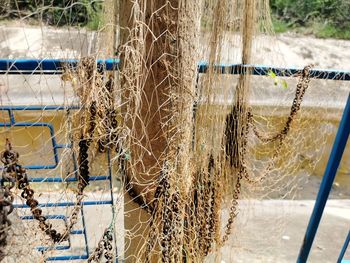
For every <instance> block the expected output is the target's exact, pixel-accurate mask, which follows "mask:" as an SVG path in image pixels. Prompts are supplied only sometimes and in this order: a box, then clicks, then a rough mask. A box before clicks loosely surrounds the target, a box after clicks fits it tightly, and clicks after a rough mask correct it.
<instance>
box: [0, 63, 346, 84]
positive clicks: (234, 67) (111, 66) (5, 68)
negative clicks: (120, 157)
mask: <svg viewBox="0 0 350 263" xmlns="http://www.w3.org/2000/svg"><path fill="white" fill-rule="evenodd" d="M77 63H78V60H73V59H67V60H64V59H61V60H60V59H44V60H40V59H28V60H25V59H24V60H13V59H0V74H43V73H44V74H45V73H47V74H54V73H58V74H60V73H62V69H63V68H64V67H65V65H68V66H69V67H75V66H76V65H77ZM119 64H120V60H119V59H107V60H97V65H98V66H101V68H102V69H105V70H117V69H119ZM208 69H209V64H208V63H206V62H200V63H199V64H198V72H199V73H206V72H207V71H208ZM214 70H215V71H217V72H219V73H222V74H253V75H260V76H266V75H268V74H269V73H270V72H274V73H275V74H276V75H277V76H280V77H293V76H296V75H297V74H298V73H300V72H301V71H302V69H301V68H281V67H272V66H266V65H244V64H225V65H224V64H220V65H215V66H214ZM48 71H51V72H48ZM310 76H311V77H312V78H317V79H332V80H347V81H348V80H350V72H349V71H342V70H325V69H312V70H311V71H310Z"/></svg>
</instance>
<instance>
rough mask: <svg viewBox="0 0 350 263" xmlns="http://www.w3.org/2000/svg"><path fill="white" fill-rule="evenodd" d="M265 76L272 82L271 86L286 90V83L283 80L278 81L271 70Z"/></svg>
mask: <svg viewBox="0 0 350 263" xmlns="http://www.w3.org/2000/svg"><path fill="white" fill-rule="evenodd" d="M267 76H268V77H270V78H271V79H272V80H273V85H275V86H276V87H281V88H283V89H287V88H288V83H287V81H286V80H284V79H282V80H281V79H280V78H278V77H277V75H276V73H275V72H273V71H272V70H269V71H268V72H267Z"/></svg>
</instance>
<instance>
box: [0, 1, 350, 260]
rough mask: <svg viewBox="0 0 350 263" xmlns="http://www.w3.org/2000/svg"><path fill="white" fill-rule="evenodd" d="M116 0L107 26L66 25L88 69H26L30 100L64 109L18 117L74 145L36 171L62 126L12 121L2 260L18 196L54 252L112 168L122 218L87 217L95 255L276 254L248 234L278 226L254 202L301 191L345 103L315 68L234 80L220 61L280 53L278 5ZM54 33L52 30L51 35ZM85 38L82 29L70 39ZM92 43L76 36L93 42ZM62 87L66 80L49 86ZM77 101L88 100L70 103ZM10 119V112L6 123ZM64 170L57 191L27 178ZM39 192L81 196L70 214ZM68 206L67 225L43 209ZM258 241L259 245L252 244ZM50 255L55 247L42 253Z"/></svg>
mask: <svg viewBox="0 0 350 263" xmlns="http://www.w3.org/2000/svg"><path fill="white" fill-rule="evenodd" d="M83 2H84V3H83ZM114 2H116V1H108V0H107V1H105V3H104V8H103V12H104V13H106V14H107V15H105V16H104V19H105V20H106V21H103V22H104V24H103V26H102V27H100V30H99V31H98V32H93V33H91V32H87V33H86V32H82V31H78V32H73V31H72V32H69V34H71V35H69V37H68V39H69V40H70V41H71V42H78V40H77V39H78V37H82V36H85V38H84V37H82V38H84V39H86V42H89V51H88V52H86V50H85V51H84V52H83V51H82V50H79V51H78V52H77V53H73V57H75V58H77V59H78V63H77V65H75V66H73V67H72V66H71V65H70V64H69V63H67V65H62V66H63V74H62V75H61V76H52V77H48V76H46V75H44V74H43V75H39V78H40V81H39V84H40V85H41V87H40V88H36V87H37V86H40V85H37V84H38V83H37V82H36V81H38V80H37V79H35V78H36V76H29V77H27V76H23V78H25V85H27V87H29V89H27V90H29V91H26V92H28V94H26V95H28V96H29V95H31V96H32V97H34V102H31V101H24V102H23V103H22V104H26V105H27V104H35V105H47V104H54V105H57V104H59V105H64V106H67V110H65V111H64V114H59V113H52V115H46V113H44V111H42V112H35V114H32V115H30V114H27V115H26V114H22V115H21V114H18V116H17V115H16V118H19V119H20V120H22V121H33V122H39V123H40V122H44V121H45V122H54V123H55V128H57V130H59V133H58V135H57V136H58V141H60V142H62V143H67V144H69V145H70V147H67V148H65V149H63V150H62V151H61V152H60V153H59V156H60V162H59V165H58V166H57V168H55V169H53V171H33V170H26V169H24V168H23V166H22V163H23V164H27V163H31V159H34V157H35V158H36V159H40V160H41V161H43V162H45V161H47V162H48V163H49V161H50V160H49V157H48V156H46V155H45V152H48V151H49V150H50V149H51V148H49V147H51V145H49V142H50V139H51V138H50V136H51V135H48V134H44V132H42V131H40V132H31V131H28V130H26V129H24V128H21V127H6V126H5V127H4V132H3V133H2V134H1V135H2V137H1V138H0V142H1V139H2V141H4V142H5V138H9V141H7V142H5V145H4V148H5V151H4V152H3V155H2V156H3V163H4V170H3V176H2V179H3V181H4V182H6V184H5V186H4V185H3V187H2V188H1V191H2V192H1V194H0V204H1V209H2V210H1V211H0V213H1V218H2V220H1V222H2V223H1V229H2V230H1V236H0V237H1V238H0V251H1V253H0V258H1V257H2V258H4V257H5V254H6V253H7V252H4V251H5V250H4V249H5V248H6V247H8V245H7V244H8V243H9V242H8V238H7V236H8V234H7V232H8V231H7V230H8V229H9V228H10V226H11V224H10V221H9V219H8V215H9V214H10V213H11V211H12V202H13V198H14V196H16V195H18V196H19V195H20V196H21V198H20V197H18V198H17V199H19V200H20V201H22V202H23V203H26V204H27V205H28V206H29V207H30V213H31V215H32V216H33V217H34V219H36V220H37V221H38V227H39V228H38V227H37V226H36V225H35V224H32V223H28V224H26V231H28V232H34V233H35V236H38V239H40V240H39V241H40V242H39V243H40V244H41V243H44V244H48V246H49V247H50V248H52V247H54V246H57V245H62V243H64V242H66V241H67V240H68V239H69V238H71V235H70V233H71V231H72V230H74V228H75V227H80V224H81V223H80V221H81V220H82V219H81V218H80V217H81V216H80V215H81V213H83V214H84V212H82V209H83V205H82V203H83V201H84V199H85V198H86V196H89V197H91V196H93V197H94V198H95V199H97V200H99V199H102V197H103V196H104V195H105V194H106V193H107V192H108V191H107V190H106V188H107V187H106V186H105V185H103V184H100V185H99V184H95V183H96V182H93V183H92V180H91V177H92V176H93V175H96V174H97V175H104V174H107V173H108V172H110V173H111V175H112V177H113V180H114V186H116V187H115V189H113V191H114V193H113V195H114V196H117V197H118V198H117V202H115V203H114V204H113V212H112V215H108V216H107V215H106V212H105V209H102V212H101V216H98V217H96V214H98V215H100V213H97V212H94V213H90V214H89V215H90V218H93V219H92V221H93V224H94V226H95V227H96V228H99V231H97V232H98V233H97V234H96V233H95V234H94V235H93V240H92V242H90V243H89V245H90V247H91V243H93V244H92V245H93V247H94V249H93V250H92V253H91V254H89V255H88V257H87V262H101V261H102V262H114V260H115V258H118V259H122V258H125V260H126V262H205V261H209V262H211V261H213V260H220V258H222V259H223V260H225V261H228V262H235V261H236V260H237V261H238V259H239V251H240V250H244V249H251V250H254V253H256V254H259V247H261V248H260V249H261V250H264V251H265V252H266V251H267V250H268V249H269V247H266V245H262V246H259V244H261V243H262V242H263V241H262V239H263V238H262V237H260V238H257V237H252V236H248V235H247V234H246V231H247V230H248V229H249V228H251V227H253V226H256V225H259V224H261V225H263V226H266V225H268V224H269V222H267V220H266V221H262V222H257V220H254V214H252V212H251V211H252V209H253V208H254V205H255V202H257V200H266V199H267V200H268V199H293V198H297V195H298V193H299V192H300V188H301V186H302V185H303V184H304V183H305V181H307V180H308V176H309V175H310V174H312V173H313V171H314V168H315V167H316V164H317V162H318V160H319V159H320V158H321V156H322V151H323V148H324V145H325V144H326V142H327V140H328V139H329V138H330V137H331V136H330V135H331V134H332V133H333V132H334V131H333V130H332V127H333V126H334V125H335V123H336V120H337V118H338V116H339V113H340V111H341V110H340V109H332V107H331V106H332V103H334V101H341V95H337V92H336V91H332V90H330V89H328V87H326V86H327V85H324V84H323V82H321V81H317V80H313V81H311V82H310V74H309V72H310V70H311V68H312V66H307V67H305V68H304V69H303V70H301V71H300V72H299V73H298V75H296V76H294V78H289V79H285V78H283V77H280V78H278V77H276V76H274V75H273V72H272V73H271V74H268V76H264V77H263V76H252V74H251V73H252V72H251V68H249V67H246V68H243V69H242V72H241V74H239V75H232V74H228V73H229V70H230V68H229V67H218V65H219V64H220V63H242V64H245V65H249V64H258V63H259V64H263V63H265V62H267V63H268V64H272V61H273V59H274V58H270V57H269V58H268V60H266V58H265V57H263V54H261V53H263V50H264V49H263V47H266V46H267V45H266V42H268V41H271V39H273V38H272V37H267V36H268V34H269V33H270V26H271V21H270V16H269V4H268V1H267V0H205V1H204V0H203V1H190V0H182V1H180V0H171V1H156V0H148V1H147V0H136V1H128V0H124V1H120V4H119V6H117V5H116V4H114ZM77 3H78V4H77V5H79V4H82V3H83V4H86V2H85V1H77ZM47 8H49V9H50V7H47ZM69 8H70V6H69V5H68V6H67V7H65V8H64V9H65V10H69ZM39 13H40V12H39ZM36 15H38V14H36ZM25 19H26V18H24V19H23V20H25ZM118 19H119V21H118ZM46 30H47V31H49V29H47V28H46V27H42V31H43V33H42V34H43V35H45V34H46V33H45V31H46ZM117 31H119V32H118V34H117ZM75 33H76V34H77V35H78V37H73V35H74V34H75ZM45 37H47V38H49V34H48V35H45ZM265 38H266V39H265ZM84 41H85V40H84ZM84 41H82V42H79V43H78V44H80V45H81V46H83V45H84V43H85V42H84ZM60 45H63V43H60ZM71 45H72V46H73V45H74V46H75V45H77V43H72V44H71ZM270 45H271V44H270V43H268V46H270ZM93 46H96V48H95V49H94V48H93ZM62 49H63V48H62ZM61 51H62V50H61V47H60V48H59V51H58V53H54V54H42V53H40V56H42V57H57V56H61V55H62V53H63V52H61ZM57 54H58V55H57ZM114 56H118V57H119V58H120V61H121V62H120V64H119V71H118V72H114V71H110V72H107V71H106V70H105V68H104V66H103V65H102V66H101V64H98V63H97V62H96V61H97V59H100V58H111V57H114ZM63 57H69V58H72V54H68V55H67V54H66V53H64V55H63ZM270 59H271V60H270ZM200 60H204V61H208V62H207V64H206V65H205V74H202V73H201V74H200V73H198V64H197V63H198V61H200ZM270 62H271V63H270ZM287 62H288V61H287ZM6 78H7V83H8V84H9V83H12V82H15V80H14V79H13V78H12V76H10V75H5V77H4V79H6ZM32 79H34V80H32ZM295 79H297V82H296V81H295ZM46 82H47V83H46ZM53 83H60V86H59V87H58V88H56V89H55V88H52V87H51V86H52V85H53ZM42 87H44V88H42ZM283 87H284V88H283ZM13 90H16V89H15V88H14V89H13ZM343 90H344V91H345V92H346V91H348V89H347V88H344V87H343ZM22 97H23V94H22V90H20V91H18V90H17V91H11V90H9V91H6V92H4V93H1V104H2V105H16V104H21V98H22ZM274 98H275V99H274ZM313 98H319V99H320V100H318V101H315V100H313ZM327 98H333V99H332V100H329V101H328V99H327ZM48 101H49V102H48ZM72 105H73V106H78V107H77V108H78V109H77V110H72V109H71V108H69V107H71V106H72ZM38 113H39V114H38ZM321 116H322V120H321V119H320V118H321ZM7 118H8V117H7V116H6V115H5V114H4V115H1V121H2V122H4V123H6V122H7ZM313 125H315V128H314V129H312V127H313ZM56 126H57V127H56ZM315 134H317V136H315ZM19 137H21V139H17V138H19ZM10 141H11V143H10ZM12 145H13V146H12ZM14 149H16V150H14ZM18 153H19V154H21V163H20V162H19V159H18V156H19V154H18ZM33 156H34V157H33ZM72 156H74V158H75V157H76V160H77V161H76V163H75V162H74V161H72ZM74 158H73V159H74ZM27 173H28V175H27ZM54 173H58V174H59V176H60V177H61V178H62V180H63V183H62V185H61V186H59V187H57V189H53V187H52V186H47V187H46V188H41V187H40V186H37V185H32V184H31V185H29V181H28V176H30V177H34V178H35V176H36V175H43V174H44V176H46V177H48V178H50V177H51V176H54ZM73 177H75V178H78V182H77V183H76V185H75V184H73V185H74V187H72V186H71V184H70V183H69V182H68V181H69V179H70V178H73ZM15 184H17V189H16V187H14V186H15ZM9 186H11V187H9ZM36 194H37V195H36ZM41 194H43V195H45V198H46V196H47V199H48V200H50V198H51V197H52V198H54V199H55V200H56V199H57V200H60V199H64V198H63V197H65V199H68V200H74V206H73V207H72V208H70V209H68V208H67V209H66V210H64V211H63V212H62V211H61V210H59V208H56V207H53V208H49V209H41V208H40V207H41V206H40V205H41V203H42V202H43V203H44V202H45V201H47V200H45V198H41V197H40V195H41ZM35 195H36V197H35ZM73 198H74V199H73ZM259 204H260V203H259ZM121 207H124V210H123V209H120V208H121ZM118 209H119V210H121V213H120V214H119V216H120V215H122V216H123V217H124V225H120V222H122V221H123V220H122V218H119V219H118V220H119V221H118V220H117V217H118ZM57 211H59V212H62V213H64V215H66V216H67V218H68V222H67V223H66V224H65V225H64V226H63V227H62V226H57V225H56V224H55V223H54V222H52V221H53V220H50V219H49V218H48V217H45V215H44V214H45V213H49V212H57ZM57 213H58V212H57ZM24 215H26V216H27V215H28V214H25V213H24ZM104 217H106V218H108V219H106V220H104V219H103V218H104ZM110 217H111V218H110ZM106 221H108V223H107V222H106ZM276 221H277V223H276V224H275V223H274V224H275V225H277V227H276V228H277V229H275V230H271V227H270V228H269V227H264V229H266V233H263V232H264V231H262V233H261V235H266V236H268V237H269V238H272V237H273V236H278V235H279V233H280V232H281V231H282V230H283V224H284V223H283V222H281V221H283V220H279V219H278V218H277V219H276ZM275 225H274V226H275ZM279 228H280V229H282V230H280V229H279ZM38 229H39V230H40V233H37V230H38ZM271 232H273V233H271ZM117 239H119V240H117ZM120 240H122V241H121V242H120ZM252 240H253V242H249V241H252ZM117 241H118V248H119V247H120V246H123V245H124V250H122V252H121V253H120V254H118V253H117V251H116V242H117ZM36 242H37V241H36ZM251 243H254V244H256V246H254V248H251ZM228 247H233V248H234V249H231V248H228ZM229 249H230V251H231V250H232V251H234V252H233V253H236V254H234V255H233V256H232V258H231V255H230V254H229V253H226V252H227V251H228V250H229ZM50 251H51V250H50V249H47V251H44V253H43V254H44V256H43V258H47V257H48V256H49V254H50ZM118 251H119V250H118ZM214 258H215V259H214ZM277 261H278V260H277Z"/></svg>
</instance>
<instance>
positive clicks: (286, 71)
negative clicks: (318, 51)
mask: <svg viewBox="0 0 350 263" xmlns="http://www.w3.org/2000/svg"><path fill="white" fill-rule="evenodd" d="M208 69H209V65H208V63H205V62H201V63H199V64H198V72H199V73H206V72H207V71H208ZM302 70H303V69H302V68H282V67H273V66H266V65H244V64H228V65H215V66H214V71H216V72H219V73H222V74H233V75H237V74H252V75H257V76H267V75H269V74H270V73H271V72H273V73H274V74H275V75H276V76H279V77H296V76H297V75H298V74H299V73H300V72H302ZM310 77H311V78H315V79H330V80H347V81H348V80H350V71H341V70H327V69H311V70H310Z"/></svg>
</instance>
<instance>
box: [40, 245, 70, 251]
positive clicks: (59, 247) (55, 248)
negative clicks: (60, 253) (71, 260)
mask: <svg viewBox="0 0 350 263" xmlns="http://www.w3.org/2000/svg"><path fill="white" fill-rule="evenodd" d="M36 249H37V250H38V251H40V252H43V251H47V250H68V249H70V246H69V245H67V246H55V247H44V246H39V247H36Z"/></svg>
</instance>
